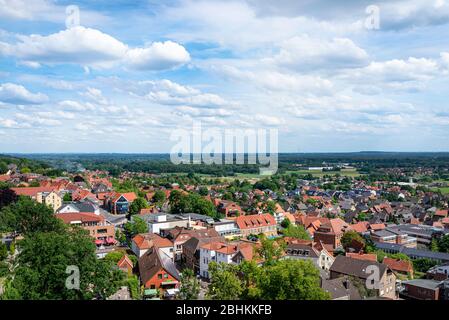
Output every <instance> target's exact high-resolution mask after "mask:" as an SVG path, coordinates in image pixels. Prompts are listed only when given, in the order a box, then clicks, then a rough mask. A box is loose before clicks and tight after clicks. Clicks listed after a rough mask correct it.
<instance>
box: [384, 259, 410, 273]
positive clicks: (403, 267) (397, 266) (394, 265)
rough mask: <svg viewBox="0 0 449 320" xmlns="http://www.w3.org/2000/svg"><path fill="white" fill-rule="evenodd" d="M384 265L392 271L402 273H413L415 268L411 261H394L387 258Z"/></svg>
mask: <svg viewBox="0 0 449 320" xmlns="http://www.w3.org/2000/svg"><path fill="white" fill-rule="evenodd" d="M382 263H384V264H386V265H387V266H388V267H389V268H390V269H391V270H394V271H401V272H412V271H413V267H412V263H411V262H410V261H405V260H399V259H392V258H388V257H385V258H384V260H383V261H382Z"/></svg>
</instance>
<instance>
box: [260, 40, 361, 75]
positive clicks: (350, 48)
mask: <svg viewBox="0 0 449 320" xmlns="http://www.w3.org/2000/svg"><path fill="white" fill-rule="evenodd" d="M271 60H272V61H274V62H275V63H277V64H278V65H280V66H284V67H287V68H291V69H296V70H317V69H325V68H330V69H338V68H355V67H360V66H364V65H366V64H367V62H368V54H367V53H366V51H365V50H363V49H362V48H360V47H358V46H357V45H356V44H355V43H354V42H353V41H352V40H350V39H348V38H334V39H332V40H325V39H318V38H311V37H309V36H298V37H294V38H291V39H289V40H287V41H285V42H284V43H283V44H282V46H281V49H280V52H279V54H277V55H276V56H275V57H274V58H273V59H268V61H271Z"/></svg>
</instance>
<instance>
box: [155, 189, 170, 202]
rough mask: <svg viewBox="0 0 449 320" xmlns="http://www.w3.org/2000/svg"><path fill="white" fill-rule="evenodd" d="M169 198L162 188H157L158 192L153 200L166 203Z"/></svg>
mask: <svg viewBox="0 0 449 320" xmlns="http://www.w3.org/2000/svg"><path fill="white" fill-rule="evenodd" d="M166 199H167V196H166V195H165V192H164V191H162V190H156V192H155V193H154V195H153V202H155V203H164V202H165V200H166Z"/></svg>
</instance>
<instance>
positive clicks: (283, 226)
mask: <svg viewBox="0 0 449 320" xmlns="http://www.w3.org/2000/svg"><path fill="white" fill-rule="evenodd" d="M291 224H292V223H291V221H290V220H289V219H287V218H285V219H284V220H282V222H281V227H282V228H288V227H289V226H290V225H291Z"/></svg>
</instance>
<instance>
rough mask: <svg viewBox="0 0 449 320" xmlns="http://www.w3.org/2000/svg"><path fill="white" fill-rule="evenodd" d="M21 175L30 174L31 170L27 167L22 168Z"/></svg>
mask: <svg viewBox="0 0 449 320" xmlns="http://www.w3.org/2000/svg"><path fill="white" fill-rule="evenodd" d="M20 172H21V173H31V169H30V168H28V167H23V168H22V169H20Z"/></svg>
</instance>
